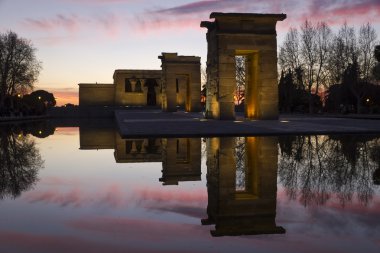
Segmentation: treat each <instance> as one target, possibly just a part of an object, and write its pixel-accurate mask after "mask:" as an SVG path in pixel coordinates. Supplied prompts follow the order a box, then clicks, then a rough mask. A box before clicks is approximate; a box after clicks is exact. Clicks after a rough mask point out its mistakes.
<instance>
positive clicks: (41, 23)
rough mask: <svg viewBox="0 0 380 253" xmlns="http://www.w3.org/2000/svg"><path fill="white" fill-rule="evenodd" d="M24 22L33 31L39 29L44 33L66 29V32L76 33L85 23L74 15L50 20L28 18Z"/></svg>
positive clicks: (57, 16) (59, 16) (60, 16)
mask: <svg viewBox="0 0 380 253" xmlns="http://www.w3.org/2000/svg"><path fill="white" fill-rule="evenodd" d="M24 22H25V24H26V25H27V26H29V27H30V28H32V29H39V30H43V31H52V30H56V29H64V30H66V31H70V32H75V31H77V30H78V29H79V27H80V26H81V24H82V23H83V22H85V21H84V20H82V19H81V18H79V17H78V16H77V15H74V14H72V15H69V16H66V15H62V14H58V15H56V16H55V17H52V18H50V19H34V18H27V19H25V21H24Z"/></svg>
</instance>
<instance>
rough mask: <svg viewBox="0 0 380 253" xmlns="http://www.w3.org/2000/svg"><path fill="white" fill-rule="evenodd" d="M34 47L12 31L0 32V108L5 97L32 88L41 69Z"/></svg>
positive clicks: (2, 106)
mask: <svg viewBox="0 0 380 253" xmlns="http://www.w3.org/2000/svg"><path fill="white" fill-rule="evenodd" d="M35 51H36V49H35V48H34V47H33V45H32V43H31V42H30V41H28V40H26V39H23V38H20V37H18V35H17V34H16V33H14V32H11V31H9V32H6V33H0V108H2V109H3V110H9V108H6V107H5V100H6V98H7V97H10V96H14V95H16V94H17V93H21V94H25V93H27V92H28V91H29V90H31V89H32V88H33V84H34V82H35V81H36V80H37V77H38V74H39V72H40V69H41V64H40V62H39V61H38V60H37V59H36V56H35Z"/></svg>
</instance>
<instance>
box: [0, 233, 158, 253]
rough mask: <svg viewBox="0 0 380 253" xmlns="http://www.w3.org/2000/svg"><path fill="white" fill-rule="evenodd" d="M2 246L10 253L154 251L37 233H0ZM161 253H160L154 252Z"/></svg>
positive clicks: (122, 252) (121, 252) (143, 252)
mask: <svg viewBox="0 0 380 253" xmlns="http://www.w3.org/2000/svg"><path fill="white" fill-rule="evenodd" d="M0 244H1V248H2V249H6V248H8V249H11V250H9V252H14V253H17V252H30V253H33V252H38V253H41V252H55V253H64V252H71V253H83V252H91V253H103V252H112V253H124V252H129V251H128V249H130V250H131V251H130V252H136V253H149V252H153V251H152V250H144V249H141V248H140V249H139V248H136V247H135V248H134V247H131V246H129V245H125V244H124V245H120V244H110V243H103V242H101V240H91V241H90V240H88V239H87V240H84V239H80V238H77V237H73V236H59V235H40V234H36V233H33V234H31V233H21V232H12V231H0ZM154 252H159V251H154Z"/></svg>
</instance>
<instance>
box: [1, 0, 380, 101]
mask: <svg viewBox="0 0 380 253" xmlns="http://www.w3.org/2000/svg"><path fill="white" fill-rule="evenodd" d="M213 11H219V12H254V13H285V14H287V15H288V18H287V19H286V20H285V21H283V22H280V23H279V25H278V26H277V27H278V39H279V44H280V43H281V41H282V40H283V37H284V35H285V34H286V32H287V30H288V28H289V27H291V26H293V27H298V26H299V25H300V24H301V23H302V22H303V21H304V20H305V19H306V18H308V19H310V20H312V21H322V20H323V21H327V22H328V23H329V24H330V25H331V26H332V27H333V28H336V27H339V26H340V25H341V24H342V23H343V22H345V21H346V22H347V23H348V24H349V25H354V26H355V27H356V28H359V27H360V25H362V24H364V23H366V22H371V23H372V25H373V26H374V27H375V29H376V31H377V33H378V34H379V35H380V1H379V0H351V1H350V0H305V1H298V0H297V1H296V0H209V1H191V0H170V1H153V0H0V32H6V31H8V30H12V31H14V32H16V33H18V34H19V35H20V36H21V37H24V38H27V39H30V40H31V41H32V43H33V44H34V46H35V47H36V48H37V58H38V59H39V60H40V61H42V64H43V70H42V72H41V74H40V77H39V80H38V83H37V85H36V89H39V88H42V89H46V90H48V91H50V92H53V93H54V95H55V97H57V98H58V104H59V105H61V104H65V103H67V102H71V103H75V104H77V103H78V99H77V91H78V85H77V84H78V83H81V82H98V83H99V82H105V83H112V81H113V80H112V75H113V72H114V70H115V69H124V68H126V69H160V61H159V59H158V58H157V57H158V55H160V54H161V52H178V53H179V54H181V55H197V56H201V57H202V64H203V65H204V63H205V61H206V54H207V44H206V38H205V34H206V30H205V29H202V28H200V27H199V24H200V22H201V21H202V20H208V19H209V14H210V13H211V12H213Z"/></svg>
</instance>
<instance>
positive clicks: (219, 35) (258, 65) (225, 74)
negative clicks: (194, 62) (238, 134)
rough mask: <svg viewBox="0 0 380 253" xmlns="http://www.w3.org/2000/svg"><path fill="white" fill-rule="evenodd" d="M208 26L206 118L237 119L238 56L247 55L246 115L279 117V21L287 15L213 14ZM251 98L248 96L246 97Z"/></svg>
mask: <svg viewBox="0 0 380 253" xmlns="http://www.w3.org/2000/svg"><path fill="white" fill-rule="evenodd" d="M210 18H214V19H215V21H214V22H208V21H204V22H202V23H201V26H202V27H205V28H207V29H208V32H207V42H208V54H207V76H208V77H207V101H206V117H207V118H212V119H226V120H233V119H235V109H234V107H235V101H234V94H235V89H236V67H235V64H236V63H235V57H236V56H245V57H246V58H247V64H246V75H247V80H246V85H245V86H246V100H245V117H246V118H250V119H277V118H278V86H277V39H276V23H277V21H280V20H284V19H285V18H286V15H284V14H242V13H227V14H226V13H212V14H211V15H210ZM247 98H248V99H247Z"/></svg>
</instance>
